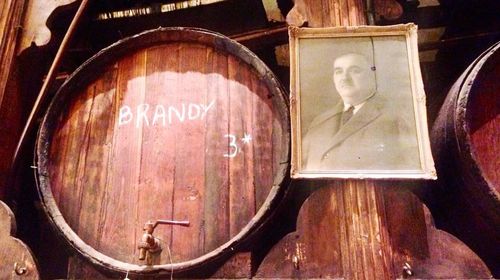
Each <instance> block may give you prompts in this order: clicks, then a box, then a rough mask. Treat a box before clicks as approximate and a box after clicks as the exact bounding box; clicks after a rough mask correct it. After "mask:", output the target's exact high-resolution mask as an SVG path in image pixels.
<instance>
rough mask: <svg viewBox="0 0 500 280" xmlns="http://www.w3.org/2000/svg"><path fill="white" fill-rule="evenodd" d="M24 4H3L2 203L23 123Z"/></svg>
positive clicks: (9, 191)
mask: <svg viewBox="0 0 500 280" xmlns="http://www.w3.org/2000/svg"><path fill="white" fill-rule="evenodd" d="M26 2H27V1H24V0H19V1H14V0H5V1H2V3H0V65H2V66H1V67H0V120H2V122H0V135H2V137H0V199H5V200H8V199H10V198H11V197H10V196H11V194H12V193H13V192H14V190H13V187H12V186H11V187H9V189H8V188H7V185H10V184H9V183H10V182H8V180H9V178H10V177H11V174H12V173H11V170H10V169H11V165H12V157H13V154H14V150H15V145H16V143H15V142H16V141H17V138H18V136H19V133H20V130H21V126H22V125H23V123H22V118H21V115H22V110H21V104H23V100H22V99H20V98H19V94H18V92H19V85H18V81H17V80H18V71H19V70H18V64H17V63H16V59H15V54H16V53H15V51H16V48H17V47H18V43H19V40H18V37H19V36H18V35H19V32H20V28H19V26H20V24H21V21H22V18H23V15H24V10H25V6H26Z"/></svg>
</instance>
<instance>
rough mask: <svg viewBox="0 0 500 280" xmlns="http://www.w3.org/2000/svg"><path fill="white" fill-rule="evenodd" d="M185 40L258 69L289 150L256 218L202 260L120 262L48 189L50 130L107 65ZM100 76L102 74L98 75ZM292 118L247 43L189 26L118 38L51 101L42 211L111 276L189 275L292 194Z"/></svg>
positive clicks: (237, 243) (43, 147) (42, 135)
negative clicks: (80, 229)
mask: <svg viewBox="0 0 500 280" xmlns="http://www.w3.org/2000/svg"><path fill="white" fill-rule="evenodd" d="M169 42H183V43H197V44H202V45H203V44H204V45H208V46H210V47H213V48H214V50H218V51H222V52H225V53H226V54H228V55H233V56H235V57H237V58H238V59H241V60H242V61H243V62H244V63H246V64H247V65H248V66H249V67H251V68H252V69H254V70H255V72H256V73H257V74H258V77H259V78H260V79H261V80H262V81H264V83H265V85H266V87H267V88H268V89H269V92H270V94H271V95H272V103H273V108H274V110H275V111H276V110H277V112H278V114H279V116H281V119H280V124H281V126H282V127H281V128H282V134H283V135H282V137H281V139H280V142H281V143H280V144H281V145H282V146H283V147H285V148H284V149H283V151H282V153H281V155H280V161H279V162H280V164H279V168H278V171H277V172H276V175H275V177H274V179H273V180H274V181H273V185H272V187H271V189H270V191H269V194H268V196H267V198H266V200H265V201H264V202H263V204H262V206H261V207H260V208H259V209H258V211H257V212H256V213H255V215H254V216H253V217H252V219H251V220H250V221H249V222H248V224H246V226H245V227H244V228H243V229H241V231H240V232H239V233H238V234H236V235H235V236H233V237H232V238H230V240H228V241H227V242H225V243H224V244H222V245H221V246H219V247H218V248H216V249H215V250H212V251H210V252H209V253H206V254H204V255H202V256H200V257H197V258H195V259H192V260H189V261H183V262H178V263H173V264H162V265H153V266H147V265H136V264H130V263H126V262H123V261H119V260H116V259H114V258H112V257H109V256H106V255H104V254H103V253H101V252H99V251H97V250H96V249H94V248H93V247H92V246H90V245H88V244H86V243H85V242H84V241H83V240H82V239H81V238H80V237H79V236H78V234H76V233H75V232H74V231H73V230H72V229H71V227H70V226H69V225H68V223H66V221H65V219H64V217H63V215H62V214H61V212H60V210H59V207H58V206H57V203H56V201H55V199H54V197H53V193H52V190H51V187H50V182H49V176H48V171H47V165H48V158H49V147H50V141H48V140H50V139H51V137H52V136H51V131H53V130H52V129H54V128H55V126H56V124H57V116H58V113H60V112H59V111H58V110H54V109H53V108H57V107H58V106H64V105H65V104H67V102H68V101H69V100H71V98H72V97H73V96H72V95H71V93H74V92H76V91H77V88H78V87H79V86H82V85H86V84H89V83H90V82H91V81H92V80H93V79H95V77H97V76H99V74H100V73H102V72H103V70H101V69H105V68H106V67H105V66H109V65H110V64H111V63H113V62H114V61H116V60H117V59H119V58H121V57H123V56H125V55H127V54H128V53H131V52H133V51H136V50H140V49H144V48H147V47H150V46H154V45H155V44H158V43H169ZM96 73H98V74H96ZM289 147H290V117H289V108H288V97H287V95H286V91H285V90H284V88H283V87H282V86H281V85H280V83H279V81H278V80H277V78H276V77H275V75H274V74H273V73H272V71H271V70H270V69H269V68H268V67H267V66H266V65H265V64H264V63H263V62H262V61H261V60H260V59H259V58H258V57H257V56H256V55H255V54H253V53H252V52H251V51H249V50H248V49H247V48H246V47H244V46H243V45H241V44H239V43H237V42H235V41H233V40H230V39H228V38H227V37H225V36H223V35H221V34H219V33H216V32H212V31H208V30H204V29H201V28H186V27H167V28H163V27H160V28H158V29H154V30H149V31H145V32H143V33H140V34H137V35H135V36H131V37H128V38H125V39H123V40H120V41H118V42H116V43H114V44H113V45H111V46H109V47H107V48H105V49H103V50H101V51H99V52H98V53H97V54H96V55H94V56H93V57H91V58H90V59H89V60H87V61H86V62H85V63H84V64H82V65H81V66H80V67H79V68H78V69H77V70H75V71H74V72H73V73H72V74H71V76H70V77H69V78H68V79H67V80H66V81H65V82H64V84H63V85H62V86H61V87H60V89H59V90H58V92H57V93H56V95H55V96H54V98H53V100H52V101H51V103H50V105H49V108H48V109H47V113H46V114H45V116H44V118H43V120H42V122H41V125H40V130H39V131H38V135H37V143H36V151H35V160H34V162H35V164H36V165H37V169H36V170H35V171H34V173H35V179H36V181H37V191H38V194H39V197H40V201H41V204H42V206H43V209H44V212H45V213H46V215H47V216H48V218H49V222H50V223H51V224H52V226H54V227H55V228H56V232H57V233H58V235H60V236H61V237H62V238H63V239H64V240H65V241H66V242H67V243H69V244H70V247H71V248H72V249H73V250H74V251H76V252H78V253H79V254H80V255H81V256H83V257H84V258H85V259H86V260H88V261H90V262H91V263H92V264H93V265H95V266H97V268H98V269H101V270H104V271H106V272H110V273H114V274H116V273H122V274H125V273H130V275H137V276H141V275H145V274H170V273H181V272H182V273H183V272H191V271H195V270H196V269H199V268H200V267H203V266H205V265H207V264H210V263H214V262H216V261H218V260H220V259H223V258H225V257H227V256H228V255H229V254H230V253H231V252H234V251H235V250H236V249H238V248H240V247H242V246H243V245H245V244H246V243H247V242H248V241H251V240H252V239H253V238H254V237H255V236H256V235H258V234H260V233H261V231H262V230H263V229H264V228H265V227H266V225H267V224H268V223H269V220H270V218H271V216H272V215H273V211H274V210H275V208H277V206H278V204H279V203H280V202H281V201H282V199H283V197H284V196H285V195H286V193H287V191H288V188H287V187H288V177H289V176H288V174H289V173H288V172H289V163H290V151H289V150H290V148H289Z"/></svg>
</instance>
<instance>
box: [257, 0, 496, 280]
mask: <svg viewBox="0 0 500 280" xmlns="http://www.w3.org/2000/svg"><path fill="white" fill-rule="evenodd" d="M325 3H329V5H325ZM379 3H380V1H379ZM295 4H296V5H295V7H294V9H292V11H290V13H289V14H288V16H287V22H288V23H289V24H291V25H298V26H301V25H302V24H303V23H304V21H307V22H308V23H309V26H311V27H329V26H339V25H364V24H366V21H365V17H364V5H363V2H362V1H350V0H349V1H335V2H333V3H330V2H328V1H319V0H316V1H297V2H295ZM325 6H326V7H327V8H326V9H325ZM325 15H329V17H326V16H325ZM325 18H328V20H325ZM318 145H320V143H318ZM293 187H296V188H304V189H312V190H315V191H313V193H312V195H311V196H310V197H308V198H307V200H306V201H305V202H304V204H303V205H302V207H301V208H300V212H299V214H298V218H297V229H296V231H295V232H292V233H290V234H288V235H287V236H285V237H284V238H283V239H282V240H281V241H280V242H279V243H278V244H276V245H275V247H274V248H273V249H272V250H271V251H270V252H269V254H268V255H267V256H266V258H265V259H264V260H263V262H262V264H261V266H260V267H259V269H258V272H257V277H262V278H269V277H274V278H277V277H282V278H344V279H395V278H403V277H409V276H410V275H409V274H408V271H406V272H405V271H404V266H405V265H407V264H408V265H407V266H408V267H413V266H415V265H418V269H414V268H411V269H410V270H411V273H412V275H411V276H413V277H416V278H439V277H462V276H464V275H467V277H488V276H489V273H488V269H487V268H486V267H485V266H484V264H483V263H482V262H481V261H480V260H479V259H478V257H477V256H476V255H474V254H473V253H472V252H471V251H470V250H467V248H466V247H465V246H464V245H463V244H462V243H460V242H457V241H456V239H454V240H453V241H451V240H450V237H449V235H447V234H441V233H437V234H436V233H435V231H436V230H435V229H434V228H432V227H431V226H430V225H428V224H426V218H425V214H424V210H423V204H422V203H421V202H420V201H419V200H418V199H417V198H415V197H414V196H413V195H412V194H411V192H410V190H409V189H408V187H409V186H408V184H407V183H404V182H401V181H392V182H386V181H380V180H378V181H376V180H337V181H333V180H330V181H327V180H322V181H321V180H303V181H295V184H294V186H293ZM428 233H431V234H432V235H431V236H430V237H429V236H428ZM444 244H447V245H449V246H448V247H446V245H444ZM430 246H435V248H429V247H430ZM436 248H439V249H440V250H442V251H441V252H442V253H443V254H440V255H436V256H432V255H431V253H434V252H435V251H434V250H435V249H436ZM465 251H467V253H466V254H464V255H463V258H461V257H462V256H461V257H458V258H455V259H454V260H453V261H454V265H453V268H451V267H450V266H451V265H450V266H448V267H447V269H448V270H447V273H444V271H443V269H441V268H440V267H441V266H442V264H443V263H447V262H448V259H447V256H449V255H452V254H460V253H461V252H465ZM467 261H470V262H471V263H474V265H473V266H472V267H469V266H468V265H467V264H466V262H467ZM417 273H418V274H417ZM471 275H472V276H471Z"/></svg>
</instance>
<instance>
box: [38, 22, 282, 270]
mask: <svg viewBox="0 0 500 280" xmlns="http://www.w3.org/2000/svg"><path fill="white" fill-rule="evenodd" d="M162 32H165V33H162ZM162 32H158V34H160V35H159V36H158V37H154V38H155V40H156V39H157V38H160V39H158V40H160V41H159V42H158V43H156V44H152V45H149V46H146V47H136V50H135V51H133V52H130V51H129V52H124V53H123V54H122V55H117V58H116V59H115V60H112V62H110V63H108V64H106V66H105V67H102V68H100V67H99V66H96V69H102V70H97V72H96V73H93V72H88V73H83V74H81V77H91V78H82V79H87V81H90V82H81V81H78V80H76V79H77V78H78V76H75V77H72V78H70V79H75V81H76V82H75V84H76V85H77V86H76V87H75V89H76V90H75V91H73V92H70V93H68V94H67V95H62V94H61V96H64V97H59V98H61V99H62V98H64V101H62V100H58V102H63V103H64V104H65V105H63V106H58V107H54V105H53V106H51V109H49V111H51V112H50V116H48V117H47V118H48V120H47V123H46V127H45V130H44V132H42V135H47V136H48V139H49V140H48V141H47V142H45V144H41V145H40V146H39V147H44V146H45V145H46V150H45V148H42V149H41V150H40V151H41V153H40V154H39V155H40V158H42V161H43V163H41V164H40V166H43V167H41V168H40V170H41V173H40V174H43V175H41V177H40V179H41V181H42V182H41V185H42V188H47V187H48V188H49V189H47V191H45V189H44V190H42V192H44V199H47V200H51V199H52V197H53V198H54V204H55V205H57V208H58V210H59V211H60V212H61V215H62V217H64V222H65V223H67V225H69V227H70V228H71V229H72V231H74V232H75V233H76V235H78V237H79V238H81V240H82V241H83V242H85V243H86V244H88V245H90V246H91V247H92V248H94V249H96V250H97V251H98V252H100V253H102V254H104V255H105V256H109V257H111V258H113V259H115V260H116V261H121V262H122V263H125V264H130V265H136V266H133V267H134V268H136V269H137V271H139V270H140V269H142V268H141V267H139V266H138V265H141V264H143V262H142V261H139V260H138V248H137V246H138V242H139V240H140V238H141V236H142V233H143V231H142V228H143V226H144V223H146V222H147V221H148V220H152V221H155V220H158V219H169V220H186V221H189V226H188V227H180V226H168V225H167V226H165V225H159V226H158V227H157V230H156V231H155V233H154V235H155V236H157V237H158V238H160V239H161V244H162V248H163V250H162V252H161V255H160V256H159V257H158V258H156V259H155V263H153V264H154V265H170V264H179V263H181V264H179V265H178V266H182V267H189V264H190V263H191V262H190V261H191V260H194V259H197V258H198V261H199V260H200V259H203V257H205V256H207V255H210V256H211V257H215V256H217V255H218V254H220V253H221V250H220V249H219V251H217V252H213V251H214V250H216V249H217V248H219V247H221V246H222V245H224V244H229V245H231V246H235V248H236V246H238V242H239V241H240V239H242V238H243V237H245V236H247V235H249V234H250V233H251V232H249V231H250V229H252V228H254V227H257V226H259V223H261V221H260V219H261V218H259V217H264V216H265V215H267V214H268V212H269V211H271V210H272V207H271V205H272V204H274V203H276V202H273V201H274V200H275V198H277V197H279V195H278V194H279V193H281V192H280V191H278V190H279V189H277V188H276V186H275V184H276V185H280V184H281V183H282V181H283V179H284V171H283V170H285V166H284V163H288V160H286V158H287V154H288V150H287V149H284V148H276V149H274V148H273V147H279V146H283V144H284V143H288V142H287V139H288V134H287V133H289V130H288V127H287V123H288V117H287V113H288V112H287V109H286V108H287V106H286V104H285V103H284V102H283V101H284V100H283V99H282V98H283V95H282V92H280V91H279V90H280V89H279V87H278V86H276V85H274V83H275V80H274V81H271V80H268V77H267V76H265V75H268V73H269V70H267V71H266V68H263V67H261V66H259V67H260V68H254V67H255V66H253V65H252V64H250V62H249V61H252V60H253V59H254V58H253V57H252V56H249V55H245V54H244V53H245V52H246V50H243V49H241V50H239V49H232V50H230V51H226V50H225V49H224V48H229V47H235V46H232V45H231V44H234V43H225V44H227V46H226V45H221V42H215V43H214V42H213V40H214V38H212V37H210V36H208V35H206V34H201V33H199V31H189V32H186V33H189V34H190V35H185V34H184V33H183V30H173V31H168V32H167V31H162ZM197 32H198V33H197ZM153 33H154V31H153V32H152V33H148V34H153ZM164 34H166V35H164ZM146 36H149V35H146ZM153 36H154V35H153ZM162 36H163V37H162ZM168 36H172V38H174V39H171V40H170V41H169V40H166V41H162V40H165V38H166V37H168ZM179 36H181V37H182V36H187V37H189V36H192V37H189V38H190V39H189V40H187V41H183V40H182V39H180V38H179ZM219 36H220V35H219ZM200 38H202V39H200ZM131 40H138V39H136V38H133V39H131ZM203 40H205V41H203ZM218 40H227V39H222V38H219V39H218ZM212 44H214V45H212ZM214 46H215V47H214ZM221 46H223V47H221ZM240 47H241V46H240ZM110 53H111V54H113V55H116V53H115V52H110ZM240 55H241V57H240ZM106 59H107V58H106ZM99 63H103V64H105V63H104V62H102V61H100V62H99ZM89 67H90V66H89ZM271 85H273V86H272V87H271ZM68 87H69V86H68ZM63 91H64V89H63ZM44 137H45V136H44ZM42 142H44V141H43V140H41V142H40V143H42ZM45 153H47V154H45ZM45 159H46V161H45ZM284 159H285V160H284ZM45 172H47V173H45ZM45 174H46V175H45ZM45 180H47V181H45ZM45 182H46V183H45ZM270 198H271V200H270ZM262 205H265V207H264V208H265V209H264V211H260V214H259V215H260V216H258V217H256V215H257V211H258V210H259V209H260V208H261V206H262ZM50 207H53V205H52V204H51V206H50ZM52 215H54V214H52ZM55 215H56V217H55V218H53V220H54V221H55V220H58V219H59V216H58V214H55ZM58 222H60V221H56V224H57V223H58ZM249 223H250V224H251V227H249ZM65 233H67V231H66V230H64V231H63V234H65ZM70 235H71V234H70ZM71 236H72V235H71ZM236 237H237V238H236ZM67 238H70V237H68V236H67ZM71 238H73V237H71ZM231 239H232V240H231ZM230 240H231V242H229V241H230ZM77 242H80V241H77ZM229 245H225V246H229ZM235 248H233V247H230V248H229V247H228V248H227V249H225V250H226V253H225V254H227V253H228V252H231V251H233V250H234V249H235ZM77 249H78V250H84V249H82V248H81V247H77ZM212 255H213V256H212ZM247 255H248V254H247ZM96 258H99V257H96ZM93 260H94V259H93ZM249 261H250V258H249V256H245V255H244V254H243V255H242V259H241V260H240V259H238V260H235V261H234V262H235V263H239V262H244V263H246V262H248V263H249ZM76 266H78V264H75V269H74V270H73V271H76V272H77V271H78V268H77V267H76ZM127 267H130V266H127ZM108 269H111V270H114V269H116V268H109V267H108ZM120 271H121V272H123V271H126V269H125V268H122V269H121V270H120ZM137 271H136V272H137ZM248 271H250V270H248ZM248 273H249V272H247V274H248ZM245 275H246V274H245Z"/></svg>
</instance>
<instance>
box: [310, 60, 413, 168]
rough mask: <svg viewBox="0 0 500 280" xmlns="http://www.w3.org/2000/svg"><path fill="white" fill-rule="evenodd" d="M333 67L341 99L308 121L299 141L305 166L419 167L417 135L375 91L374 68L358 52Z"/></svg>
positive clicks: (395, 109)
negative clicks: (306, 129)
mask: <svg viewBox="0 0 500 280" xmlns="http://www.w3.org/2000/svg"><path fill="white" fill-rule="evenodd" d="M333 67H334V70H333V81H334V83H335V88H336V89H337V92H338V93H339V95H340V97H341V101H340V102H339V104H337V106H335V107H334V108H332V109H331V110H328V111H326V112H324V113H322V114H320V115H319V116H317V117H316V118H314V120H313V121H312V123H311V125H310V127H309V129H308V131H307V133H306V135H305V137H304V138H303V141H302V164H303V166H302V167H303V169H304V170H305V171H328V170H409V169H418V168H419V159H418V149H417V139H416V135H414V134H412V133H411V129H410V127H411V126H410V122H409V121H407V120H405V119H404V118H402V117H400V116H399V115H400V114H399V113H400V112H398V109H397V108H392V107H391V106H390V102H388V101H387V100H386V99H385V98H384V97H383V95H382V94H381V93H378V92H377V86H376V76H375V75H376V73H375V67H372V66H371V65H370V63H369V62H368V60H367V59H366V57H365V56H363V55H361V54H357V53H349V54H346V55H342V56H340V57H338V58H337V59H335V61H334V63H333Z"/></svg>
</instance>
